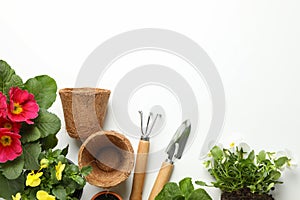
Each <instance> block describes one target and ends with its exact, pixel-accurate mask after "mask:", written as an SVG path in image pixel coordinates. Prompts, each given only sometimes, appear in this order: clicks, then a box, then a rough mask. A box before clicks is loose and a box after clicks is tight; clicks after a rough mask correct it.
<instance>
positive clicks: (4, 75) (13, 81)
mask: <svg viewBox="0 0 300 200" xmlns="http://www.w3.org/2000/svg"><path fill="white" fill-rule="evenodd" d="M11 87H20V88H22V87H23V81H22V79H21V78H20V77H19V76H18V75H16V73H15V71H14V70H13V69H12V68H11V67H10V66H9V65H8V64H7V63H6V62H5V61H3V60H0V92H2V93H3V94H5V95H7V94H8V91H9V89H10V88H11Z"/></svg>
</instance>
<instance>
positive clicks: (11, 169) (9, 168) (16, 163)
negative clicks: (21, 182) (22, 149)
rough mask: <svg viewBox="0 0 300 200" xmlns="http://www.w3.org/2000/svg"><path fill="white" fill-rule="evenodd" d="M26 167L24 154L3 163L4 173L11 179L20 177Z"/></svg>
mask: <svg viewBox="0 0 300 200" xmlns="http://www.w3.org/2000/svg"><path fill="white" fill-rule="evenodd" d="M23 168H24V156H23V154H22V155H21V156H19V157H18V158H16V159H15V160H13V161H8V162H6V163H4V164H3V165H2V170H3V172H2V173H3V175H4V176H5V177H6V178H8V179H10V180H13V179H16V178H18V177H19V176H20V175H21V174H22V171H23Z"/></svg>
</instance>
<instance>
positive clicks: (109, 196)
mask: <svg viewBox="0 0 300 200" xmlns="http://www.w3.org/2000/svg"><path fill="white" fill-rule="evenodd" d="M91 200H122V197H121V196H120V195H118V194H117V193H114V192H110V191H102V192H99V193H97V194H95V195H94V196H93V197H92V199H91Z"/></svg>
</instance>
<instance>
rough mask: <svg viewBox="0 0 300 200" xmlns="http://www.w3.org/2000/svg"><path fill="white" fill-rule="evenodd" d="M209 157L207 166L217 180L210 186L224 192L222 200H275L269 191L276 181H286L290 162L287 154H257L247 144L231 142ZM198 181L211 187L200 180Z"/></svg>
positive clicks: (261, 152) (278, 182)
mask: <svg viewBox="0 0 300 200" xmlns="http://www.w3.org/2000/svg"><path fill="white" fill-rule="evenodd" d="M209 157H210V159H208V160H206V161H205V162H204V165H205V167H207V169H208V171H209V173H210V174H211V175H212V177H213V178H214V179H215V181H213V182H212V185H210V186H213V187H216V188H219V189H220V190H221V191H222V195H221V200H234V199H244V200H248V199H249V200H250V199H256V200H271V199H274V198H273V197H272V195H271V194H270V192H271V191H272V190H274V188H275V186H276V184H282V183H283V182H282V181H281V180H280V177H281V175H282V171H283V170H284V169H285V167H286V166H290V165H291V159H290V158H289V157H287V156H284V155H276V153H274V152H268V151H265V150H261V151H260V152H259V153H258V154H255V152H254V150H250V147H249V146H248V145H247V144H245V143H241V144H240V145H238V146H235V145H234V143H232V144H231V145H230V148H222V147H220V146H214V147H213V148H212V149H211V150H210V153H209ZM197 183H198V184H200V185H206V186H208V185H207V184H205V183H204V182H201V181H198V182H197Z"/></svg>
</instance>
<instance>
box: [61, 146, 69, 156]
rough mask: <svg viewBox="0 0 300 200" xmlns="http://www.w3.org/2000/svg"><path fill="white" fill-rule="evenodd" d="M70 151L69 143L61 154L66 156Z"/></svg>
mask: <svg viewBox="0 0 300 200" xmlns="http://www.w3.org/2000/svg"><path fill="white" fill-rule="evenodd" d="M68 152H69V145H67V146H66V147H65V148H64V149H63V150H62V151H61V154H62V155H64V156H67V154H68Z"/></svg>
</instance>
